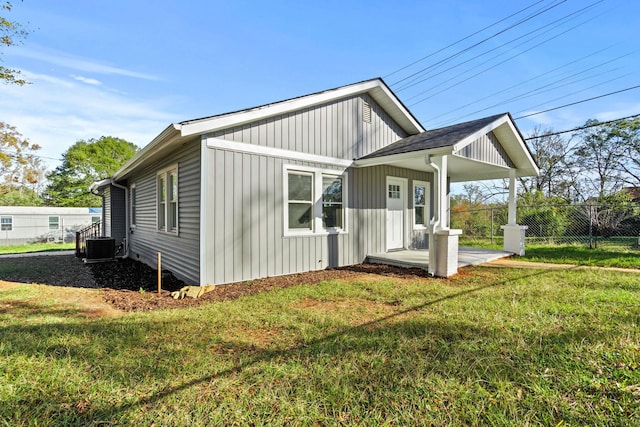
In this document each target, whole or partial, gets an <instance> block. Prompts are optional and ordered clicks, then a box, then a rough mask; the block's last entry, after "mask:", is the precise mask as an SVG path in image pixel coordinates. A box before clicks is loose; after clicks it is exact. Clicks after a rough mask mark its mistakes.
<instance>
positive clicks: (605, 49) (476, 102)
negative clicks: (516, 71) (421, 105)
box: [431, 46, 636, 122]
mask: <svg viewBox="0 0 640 427" xmlns="http://www.w3.org/2000/svg"><path fill="white" fill-rule="evenodd" d="M612 47H613V46H607V47H605V48H603V49H600V50H597V51H595V52H592V53H590V54H588V55H585V56H583V57H581V58H578V59H575V60H573V61H570V62H568V63H566V64H564V65H561V66H559V67H556V68H554V69H552V70H549V71H546V72H544V73H542V74H538V75H537V76H535V77H532V78H529V79H527V80H523V81H521V82H518V83H516V84H514V85H512V86H509V87H507V88H504V89H502V90H500V91H498V92H493V93H491V94H489V95H487V96H485V97H482V98H479V99H477V100H475V101H473V102H469V103H468V104H465V105H462V106H460V107H458V108H454V109H452V110H449V111H445V112H444V113H441V114H438V115H437V116H435V117H432V118H431V120H435V119H439V118H440V117H444V116H447V115H449V114H451V113H454V112H456V111H460V110H462V109H464V108H467V107H470V106H472V105H475V104H478V103H480V102H482V101H486V100H487V99H490V98H494V97H496V96H498V95H501V94H503V93H505V92H510V91H511V90H513V89H516V88H519V87H523V86H524V85H526V84H528V83H531V82H534V81H535V80H539V79H540V78H542V77H545V76H547V75H549V74H552V73H555V72H556V71H558V70H561V69H563V68H566V67H568V66H570V65H573V64H577V63H579V62H580V61H583V60H585V59H588V58H591V57H594V56H596V55H597V54H600V53H602V52H604V51H608V50H610V49H611V48H612ZM634 53H636V51H634V52H629V53H627V54H625V55H622V56H618V57H616V58H614V59H610V60H608V61H605V62H603V63H600V64H598V65H595V66H593V67H590V68H587V69H584V70H582V71H579V72H577V73H574V74H572V75H571V76H569V77H575V76H578V75H580V74H584V73H586V72H588V71H591V70H594V69H596V68H599V67H602V66H603V65H606V64H610V63H612V62H615V61H617V60H619V59H622V58H624V57H627V56H629V55H632V54H634ZM565 79H566V77H563V78H562V79H559V80H554V81H553V82H551V83H549V84H556V83H558V82H561V81H563V80H565ZM549 84H548V85H549ZM548 85H544V86H541V87H540V88H544V87H547V86H548ZM505 102H507V101H501V102H498V103H497V104H494V105H491V106H488V107H484V108H482V109H480V110H476V111H474V112H472V113H468V114H464V115H462V116H458V117H456V118H454V119H452V120H451V121H456V120H460V119H463V118H465V117H468V116H470V115H473V114H477V113H481V112H483V111H486V110H488V109H490V108H493V107H497V106H498V105H503V104H504V103H505ZM445 122H447V121H445Z"/></svg>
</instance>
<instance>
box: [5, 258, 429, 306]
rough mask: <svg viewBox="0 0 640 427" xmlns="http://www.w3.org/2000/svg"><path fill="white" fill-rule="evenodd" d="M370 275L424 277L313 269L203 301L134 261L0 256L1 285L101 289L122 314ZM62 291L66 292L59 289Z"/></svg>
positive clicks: (375, 269)
mask: <svg viewBox="0 0 640 427" xmlns="http://www.w3.org/2000/svg"><path fill="white" fill-rule="evenodd" d="M363 274H364V275H366V274H376V275H384V276H390V277H397V278H424V277H427V272H426V271H425V270H422V269H408V268H398V267H392V266H386V265H378V264H358V265H354V266H349V267H341V268H336V269H329V270H319V271H310V272H307V273H298V274H289V275H286V276H276V277H268V278H264V279H255V280H250V281H245V282H237V283H230V284H226V285H219V286H216V287H215V289H214V290H213V291H211V292H208V293H206V294H204V295H202V296H201V297H200V298H197V299H194V298H184V299H177V300H176V299H173V298H172V297H171V292H172V291H176V290H179V289H180V288H182V287H183V286H185V284H184V283H183V282H182V281H180V280H178V279H177V278H175V277H174V276H173V275H171V273H169V272H167V271H164V272H163V275H162V276H163V279H162V280H163V281H162V292H161V293H159V294H158V293H157V271H156V270H154V269H152V268H151V267H149V266H147V265H145V264H143V263H141V262H138V261H134V260H130V259H127V260H119V261H117V262H110V263H99V264H84V263H83V262H82V261H81V260H80V259H78V258H75V257H74V256H73V255H55V256H29V257H24V258H10V259H6V258H0V281H7V282H16V283H35V284H44V285H50V286H59V287H66V288H93V289H100V290H101V291H100V292H101V293H102V294H103V296H104V299H105V301H106V302H107V303H108V304H109V305H111V306H112V307H114V308H116V309H118V310H122V311H129V312H131V311H149V310H160V309H165V308H177V307H191V306H199V305H202V304H208V303H212V302H217V301H228V300H233V299H236V298H241V297H244V296H248V295H254V294H258V293H261V292H268V291H271V290H276V289H284V288H288V287H291V286H296V285H302V284H311V285H313V284H317V283H320V282H323V281H327V280H334V279H349V278H354V277H356V276H362V275H363ZM60 292H61V293H62V290H61V291H60Z"/></svg>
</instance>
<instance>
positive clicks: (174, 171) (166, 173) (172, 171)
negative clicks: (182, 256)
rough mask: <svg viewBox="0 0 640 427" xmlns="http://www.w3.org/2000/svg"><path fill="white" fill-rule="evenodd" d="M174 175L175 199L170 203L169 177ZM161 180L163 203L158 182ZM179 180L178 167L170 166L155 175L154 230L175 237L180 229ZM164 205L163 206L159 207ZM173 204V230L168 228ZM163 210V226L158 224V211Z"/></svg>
mask: <svg viewBox="0 0 640 427" xmlns="http://www.w3.org/2000/svg"><path fill="white" fill-rule="evenodd" d="M172 175H175V177H176V179H175V180H176V182H177V190H176V199H175V201H171V196H172V192H171V186H170V181H171V180H170V177H171V176H172ZM161 179H164V191H165V196H166V199H165V201H164V202H161V200H160V196H161V190H160V182H161ZM179 186H180V178H179V175H178V165H177V164H175V165H172V166H170V167H167V168H164V169H162V170H161V171H158V173H157V174H156V230H157V231H159V232H161V233H167V234H174V235H177V234H178V233H179V228H180V206H179V200H180V194H179V192H180V187H179ZM162 204H164V205H163V206H161V205H162ZM172 204H175V210H176V225H175V228H173V227H171V226H170V223H171V205H172ZM161 207H162V209H163V210H164V224H161V223H160V209H161Z"/></svg>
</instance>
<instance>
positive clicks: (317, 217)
mask: <svg viewBox="0 0 640 427" xmlns="http://www.w3.org/2000/svg"><path fill="white" fill-rule="evenodd" d="M289 172H291V173H296V172H300V173H301V174H309V175H311V176H312V186H313V187H312V193H313V194H312V197H313V219H312V222H311V229H302V230H297V229H295V228H293V229H290V228H289ZM323 176H333V177H340V178H342V228H333V227H331V228H325V227H323V226H322V177H323ZM282 183H283V185H282V188H283V193H282V194H283V197H282V209H283V212H282V217H283V236H284V237H298V236H328V235H332V234H347V233H348V232H349V222H348V218H349V214H348V212H349V207H348V203H347V201H348V200H349V195H348V191H347V189H348V188H349V186H348V183H349V174H348V172H347V170H346V169H325V168H315V167H309V166H298V165H290V164H286V165H284V166H283V174H282Z"/></svg>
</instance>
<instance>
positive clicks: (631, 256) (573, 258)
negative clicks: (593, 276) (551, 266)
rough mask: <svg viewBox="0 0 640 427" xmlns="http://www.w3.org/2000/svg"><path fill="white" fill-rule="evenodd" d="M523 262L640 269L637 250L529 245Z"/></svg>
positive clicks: (639, 252) (639, 258)
mask: <svg viewBox="0 0 640 427" xmlns="http://www.w3.org/2000/svg"><path fill="white" fill-rule="evenodd" d="M521 259H522V260H529V261H539V262H552V263H561V264H576V265H590V266H598V267H622V268H640V251H639V250H637V249H624V250H623V249H620V248H598V249H589V248H588V247H586V246H579V245H562V246H553V245H527V247H526V248H525V256H524V257H522V258H521Z"/></svg>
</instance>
